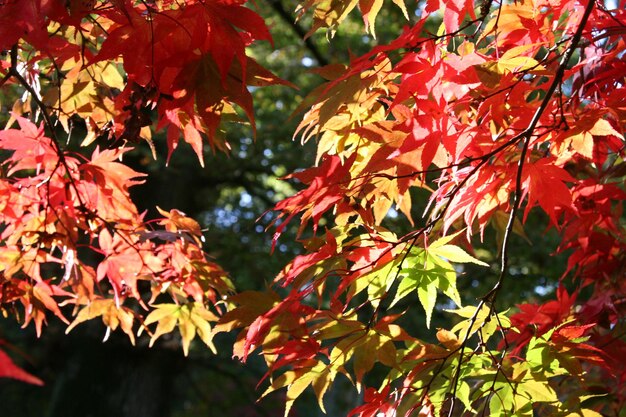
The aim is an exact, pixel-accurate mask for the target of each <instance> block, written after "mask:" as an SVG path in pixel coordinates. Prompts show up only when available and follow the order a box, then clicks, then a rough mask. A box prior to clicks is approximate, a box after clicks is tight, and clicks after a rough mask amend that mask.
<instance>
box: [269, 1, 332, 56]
mask: <svg viewBox="0 0 626 417" xmlns="http://www.w3.org/2000/svg"><path fill="white" fill-rule="evenodd" d="M267 2H268V3H269V5H270V6H272V9H274V11H275V12H276V13H277V14H278V16H280V18H281V19H282V20H283V21H284V22H285V23H287V24H288V25H289V27H291V29H292V30H293V31H294V32H295V33H296V34H297V35H298V36H299V37H300V38H301V39H302V40H303V41H304V46H305V47H306V49H308V50H309V52H311V55H313V57H314V58H315V60H316V61H317V63H318V64H319V65H320V66H322V67H323V66H325V65H328V64H330V61H329V60H328V58H326V57H325V56H324V54H322V52H321V51H320V50H319V48H318V47H317V45H315V43H313V41H312V40H311V38H310V37H307V36H306V30H305V29H304V28H303V27H302V26H300V24H298V22H296V19H295V18H294V17H293V15H292V14H291V13H289V12H288V11H287V9H285V6H283V3H282V2H281V0H267Z"/></svg>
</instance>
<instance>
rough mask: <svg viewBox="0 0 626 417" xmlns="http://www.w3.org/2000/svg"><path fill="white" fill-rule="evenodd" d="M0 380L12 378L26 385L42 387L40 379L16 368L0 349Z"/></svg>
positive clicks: (0, 341)
mask: <svg viewBox="0 0 626 417" xmlns="http://www.w3.org/2000/svg"><path fill="white" fill-rule="evenodd" d="M2 344H6V342H4V341H3V340H0V345H2ZM0 378H13V379H17V380H19V381H23V382H26V383H28V384H33V385H43V381H42V380H41V379H39V378H37V377H36V376H34V375H32V374H30V373H28V372H26V371H25V370H23V369H22V368H20V367H19V366H17V365H16V364H15V362H13V360H12V359H11V358H10V357H9V355H7V353H6V352H4V351H3V350H2V349H0Z"/></svg>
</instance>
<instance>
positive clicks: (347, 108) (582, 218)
mask: <svg viewBox="0 0 626 417" xmlns="http://www.w3.org/2000/svg"><path fill="white" fill-rule="evenodd" d="M393 3H394V4H388V2H383V1H382V0H361V1H358V2H357V1H352V0H350V1H348V0H333V1H323V0H308V1H306V2H302V3H301V4H300V5H299V6H298V8H297V16H298V19H299V21H298V26H297V27H298V28H301V27H303V26H304V25H305V26H306V31H308V33H306V34H305V36H306V37H308V36H311V35H313V34H314V33H316V32H320V31H321V32H323V33H325V34H326V36H327V38H328V42H330V43H331V44H332V43H333V37H334V35H335V34H336V33H341V31H342V24H344V23H345V21H346V20H347V19H348V16H352V15H360V16H361V17H362V25H361V30H362V33H363V35H364V36H365V35H369V36H372V37H375V36H376V32H377V29H379V26H381V25H384V24H385V22H383V21H382V20H381V19H380V18H379V19H377V16H378V15H379V14H380V13H381V10H382V9H383V8H398V9H399V10H400V12H401V14H402V15H404V19H405V20H406V22H405V23H406V26H405V27H404V29H403V30H402V32H401V33H398V34H397V36H396V37H395V39H393V40H391V41H390V42H380V43H378V44H377V45H376V46H374V47H373V48H371V50H370V51H369V52H366V53H365V54H363V55H351V58H350V60H349V62H332V63H330V64H328V65H324V66H321V67H318V68H315V69H314V70H313V73H315V74H317V75H318V76H321V77H322V78H323V79H324V80H325V82H324V83H323V84H321V85H320V86H319V87H317V88H316V89H315V90H314V91H313V92H311V93H310V94H309V95H308V96H307V97H306V98H305V99H304V100H303V101H302V103H301V104H300V105H299V109H298V112H297V115H296V116H294V117H298V118H300V120H301V121H300V123H299V125H298V127H297V129H296V131H295V132H293V136H294V138H296V139H298V140H301V141H302V142H308V141H315V143H316V146H317V154H316V163H315V166H313V167H309V168H306V169H304V170H299V171H297V172H294V173H292V174H290V175H289V176H288V177H287V178H286V179H287V180H291V181H296V182H297V183H299V184H300V188H299V189H300V191H298V192H296V193H294V194H293V195H291V196H289V197H287V198H285V199H283V200H281V201H280V202H278V203H277V204H276V205H275V207H273V208H271V207H268V209H271V213H272V215H271V217H272V219H273V220H272V222H271V224H269V225H268V224H265V225H264V226H267V228H268V229H267V230H268V233H271V234H273V239H274V244H275V245H280V241H281V239H284V238H285V236H284V234H285V233H286V232H287V231H288V230H291V229H297V230H298V232H297V233H298V238H297V240H298V243H299V244H300V245H301V247H302V251H301V254H299V255H297V256H295V257H294V258H293V259H292V260H291V262H290V263H289V264H288V265H286V266H285V267H284V269H283V270H282V272H280V273H279V274H278V275H277V276H276V277H275V278H274V279H273V283H274V284H273V286H272V287H271V288H267V289H266V290H264V291H243V292H237V286H236V283H237V277H236V276H229V275H228V274H227V272H226V271H225V270H224V269H223V268H222V267H220V266H219V264H218V263H217V262H216V260H215V259H214V258H213V257H211V256H209V255H208V254H210V253H212V252H214V251H215V250H216V248H218V247H219V245H220V242H219V241H205V240H206V239H205V238H204V234H203V230H202V226H201V225H200V224H199V223H198V222H197V221H196V220H195V219H193V218H191V217H188V216H187V215H186V214H185V213H183V212H182V211H180V210H178V209H176V208H161V207H157V208H155V213H159V216H158V218H155V217H151V216H150V215H149V214H148V213H146V212H143V211H140V210H139V209H138V208H137V202H136V201H133V199H132V198H131V189H133V188H136V187H138V186H140V184H141V183H142V182H143V181H144V180H145V178H146V175H145V174H144V173H141V172H139V171H137V170H136V169H135V168H133V167H131V166H130V164H129V163H128V155H129V154H132V152H133V149H136V148H145V149H149V150H150V153H151V154H152V157H153V158H156V159H164V160H165V161H169V160H170V158H172V155H173V154H175V153H176V152H177V148H179V146H184V145H183V143H186V144H188V145H190V146H191V148H192V149H193V151H194V152H195V154H196V156H197V158H198V168H200V167H201V166H205V165H209V164H210V161H209V160H208V159H207V158H208V157H209V158H213V157H217V156H208V155H212V154H211V153H207V152H205V151H206V149H208V148H209V149H211V150H212V151H213V155H214V154H219V153H222V152H225V153H228V152H229V150H230V148H231V146H230V145H229V143H228V140H227V132H228V131H229V129H232V128H233V126H236V125H237V124H241V123H245V124H248V125H249V126H250V129H251V130H252V131H253V132H254V130H255V104H254V102H253V96H252V93H253V92H254V91H255V90H257V89H259V88H263V89H274V88H297V86H296V85H293V84H291V83H289V82H287V81H284V80H283V79H282V78H281V74H273V73H272V72H270V71H269V70H268V69H266V68H264V67H263V66H262V65H260V64H259V63H258V62H257V61H256V60H255V59H253V58H252V55H253V54H252V53H251V51H253V50H254V49H253V48H254V46H255V45H257V44H258V43H259V42H269V43H271V42H272V35H271V32H272V31H271V28H268V26H267V25H266V23H265V22H264V20H263V19H262V18H261V17H260V16H259V14H258V13H257V11H258V10H256V9H258V7H261V6H260V5H254V4H251V5H248V4H245V1H238V0H187V1H174V0H144V1H131V0H110V1H93V0H91V1H86V0H69V1H65V0H19V1H18V0H5V1H2V2H1V3H0V50H1V51H2V58H1V60H0V77H1V78H0V89H1V90H0V105H1V106H2V111H3V112H5V111H6V114H5V115H3V117H4V119H3V120H6V126H5V128H4V130H2V131H0V148H1V149H2V153H1V155H2V171H1V176H0V193H1V200H0V222H1V227H0V233H1V235H0V239H1V244H0V260H1V262H0V272H1V274H2V275H1V277H0V288H1V292H0V297H1V298H0V303H1V304H0V309H2V312H3V313H4V315H5V316H6V317H12V318H13V319H15V320H17V321H18V322H19V323H21V324H22V325H23V326H24V327H27V326H31V325H32V326H34V327H35V329H36V332H37V334H41V332H44V331H45V329H44V326H45V325H46V323H47V322H48V321H49V320H53V319H54V320H60V321H62V322H64V323H66V324H67V331H68V332H69V331H71V330H72V329H73V328H75V327H76V326H80V325H81V323H84V322H86V321H89V320H101V321H102V322H103V324H104V326H105V329H106V330H105V333H106V335H108V334H109V332H111V331H121V332H123V333H125V334H126V335H127V336H128V338H129V339H130V341H131V342H132V343H135V341H136V338H137V337H145V334H147V335H148V337H149V339H150V342H149V343H150V344H151V345H152V344H153V343H155V342H156V341H157V340H158V339H159V338H160V337H161V336H163V335H165V334H171V333H176V334H178V335H179V337H180V340H181V342H182V348H183V351H184V352H185V354H187V352H188V351H189V349H190V346H191V344H192V341H194V339H196V338H197V340H201V341H202V342H203V343H204V344H205V345H206V346H207V347H208V348H209V349H212V350H215V347H214V342H213V339H214V337H215V336H216V335H217V334H219V333H224V332H232V333H236V334H237V335H238V336H237V340H236V342H235V345H234V347H233V354H234V356H235V357H238V358H240V359H241V360H242V361H246V360H248V358H249V357H251V356H252V355H255V356H256V355H261V356H262V357H263V358H264V360H265V363H266V365H267V374H266V376H265V378H264V381H263V383H264V384H265V385H263V386H265V387H266V388H265V392H264V393H261V396H265V395H267V394H269V393H271V392H273V391H276V390H283V391H284V392H285V398H286V407H285V415H287V414H288V413H289V411H290V409H291V408H292V405H293V404H294V402H295V401H296V400H297V399H298V397H300V395H301V394H302V393H303V392H304V391H305V390H307V389H309V390H312V391H313V392H314V395H315V396H316V398H317V400H318V403H319V407H320V408H321V409H322V410H324V409H325V403H324V397H325V394H326V393H327V392H328V390H329V387H331V386H332V385H333V383H334V382H335V381H336V379H338V378H343V377H346V378H347V379H348V380H350V381H351V383H352V384H353V385H354V387H355V388H354V392H353V395H354V396H357V395H358V394H357V392H361V393H363V395H362V398H363V400H362V401H361V403H360V405H358V406H357V407H356V408H354V409H353V410H352V411H351V412H350V415H351V416H359V417H380V416H386V417H392V416H400V415H403V416H404V415H415V416H417V415H420V416H457V415H489V416H512V415H516V416H533V415H541V416H582V417H595V416H599V415H612V416H623V415H626V414H624V412H625V411H624V410H626V390H625V388H624V387H626V368H625V367H624V363H623V360H622V358H623V357H624V355H626V344H625V338H624V314H625V312H626V310H625V309H624V300H626V281H625V280H624V271H625V266H626V263H625V261H626V260H625V259H624V256H625V255H624V253H626V252H625V250H626V235H625V232H626V231H625V229H624V224H625V223H624V218H623V213H622V209H623V207H622V206H623V200H624V199H626V191H625V190H624V179H625V176H626V170H625V169H624V168H625V162H624V160H623V157H624V129H625V127H626V108H625V107H624V103H625V102H626V79H625V74H626V61H625V60H624V55H625V53H626V52H625V51H626V43H625V42H626V39H625V37H624V35H625V34H626V10H625V9H626V3H625V2H624V0H614V1H606V2H602V1H588V2H586V1H577V0H520V1H516V2H498V1H495V0H491V1H490V0H484V1H481V2H474V1H470V0H456V1H438V0H428V1H426V2H417V3H411V4H408V3H405V2H403V1H402V0H394V1H393ZM289 116H290V115H289V114H284V119H285V120H287V118H288V117H289ZM290 139H291V138H288V137H285V138H284V140H285V141H288V140H290ZM160 143H165V144H166V149H167V151H166V152H159V148H160V147H159V146H158V145H159V144H160ZM189 192H193V191H192V190H190V191H189ZM398 218H404V219H406V222H407V223H408V224H410V228H409V230H408V232H407V231H405V230H402V229H397V230H396V229H395V228H394V225H395V222H394V221H393V220H394V219H398ZM529 227H533V228H536V227H541V228H543V229H544V230H545V233H556V234H557V235H558V236H559V244H558V246H556V247H552V248H548V247H546V248H545V250H544V251H543V256H544V257H546V258H548V257H550V256H552V255H553V254H561V255H562V256H563V257H564V259H566V262H565V263H564V264H563V265H562V268H561V270H560V271H559V274H560V275H557V276H550V277H548V278H549V280H550V281H551V283H552V285H553V287H554V288H555V289H556V290H555V291H554V293H553V296H552V299H549V300H548V301H546V302H543V303H535V302H530V301H528V302H521V303H520V304H517V305H506V303H502V302H501V300H502V298H503V297H504V293H506V292H507V291H511V288H513V282H512V281H514V280H516V279H519V278H518V277H516V276H515V274H514V273H512V271H513V269H514V268H520V267H523V265H515V264H513V263H512V262H511V259H512V251H513V249H512V247H513V243H512V242H514V241H515V239H520V240H522V239H526V240H529V239H528V237H527V233H526V230H527V229H528V228H529ZM530 244H531V245H532V244H533V242H532V241H530ZM489 245H491V246H495V247H497V249H496V250H495V252H489V251H486V250H484V249H482V248H483V247H485V246H489ZM516 247H522V246H516ZM490 253H493V255H495V256H490V255H489V254H490ZM267 256H269V254H268V255H267ZM267 278H270V279H271V278H272V277H261V278H260V279H267ZM468 279H474V280H476V281H477V282H479V285H480V287H481V288H485V290H484V291H483V292H482V293H481V294H479V295H478V298H476V297H473V298H472V297H468V296H467V294H464V293H463V291H462V290H460V288H463V287H462V282H463V281H467V280H468ZM546 291H548V289H546ZM434 315H444V316H446V317H447V323H448V324H449V325H448V326H447V327H440V328H435V326H434V325H431V324H432V323H434V320H433V317H434ZM409 317H410V318H411V319H412V320H415V318H418V319H419V320H420V323H421V326H420V327H421V328H422V330H421V331H420V332H419V334H417V333H416V332H415V329H414V327H415V326H410V325H408V324H407V318H409ZM437 323H439V321H438V322H437ZM424 329H426V330H424ZM142 335H143V336H142ZM105 339H106V337H105ZM0 376H4V377H11V378H15V379H18V380H22V381H25V382H29V383H34V384H41V383H42V381H41V379H39V378H37V377H36V376H34V375H31V374H30V373H27V372H25V371H24V370H22V369H21V368H19V367H18V366H16V365H15V364H14V363H13V361H12V359H11V358H10V357H9V355H7V354H6V353H5V352H4V351H2V350H0Z"/></svg>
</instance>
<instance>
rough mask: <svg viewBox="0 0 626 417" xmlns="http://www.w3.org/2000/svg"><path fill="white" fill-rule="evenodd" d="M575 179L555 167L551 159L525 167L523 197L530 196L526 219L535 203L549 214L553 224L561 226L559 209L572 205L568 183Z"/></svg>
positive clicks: (525, 214)
mask: <svg viewBox="0 0 626 417" xmlns="http://www.w3.org/2000/svg"><path fill="white" fill-rule="evenodd" d="M572 181H574V178H572V176H571V175H570V174H569V173H568V172H567V171H565V170H564V169H563V168H561V167H559V166H556V165H554V160H553V159H551V158H543V159H540V160H538V161H535V162H532V163H529V164H526V165H524V171H523V172H522V189H523V197H524V196H526V195H528V204H527V205H526V209H525V211H524V219H526V217H527V216H528V213H529V211H530V209H531V208H532V207H533V205H534V204H535V203H537V204H539V206H541V208H542V209H543V210H544V211H545V212H546V213H547V214H548V216H549V217H550V220H551V221H552V224H554V225H555V226H556V225H558V224H559V221H558V219H557V217H556V209H557V208H569V207H571V205H572V194H571V191H570V190H569V188H568V187H567V185H566V183H567V182H572Z"/></svg>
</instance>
